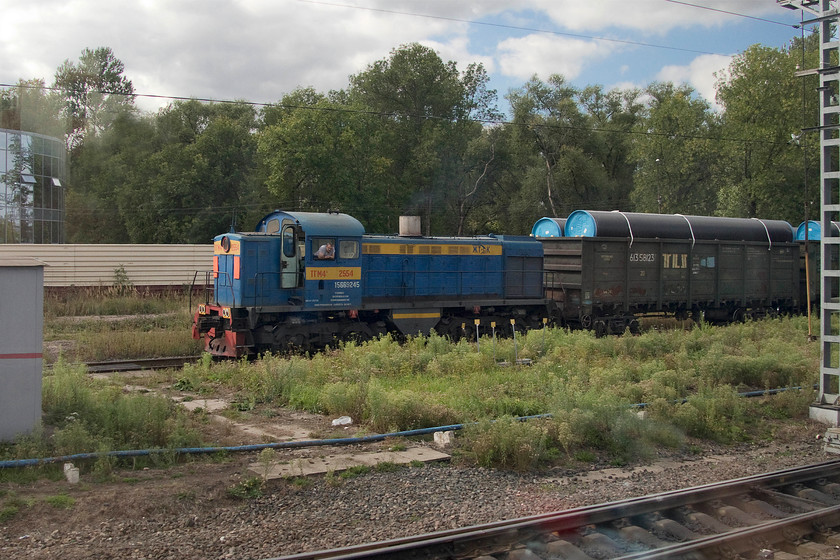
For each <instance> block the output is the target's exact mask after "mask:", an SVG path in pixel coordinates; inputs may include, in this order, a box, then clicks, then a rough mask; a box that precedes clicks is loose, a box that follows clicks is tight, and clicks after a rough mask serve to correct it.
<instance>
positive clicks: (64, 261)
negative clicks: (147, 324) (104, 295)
mask: <svg viewBox="0 0 840 560" xmlns="http://www.w3.org/2000/svg"><path fill="white" fill-rule="evenodd" d="M22 257H23V258H33V259H37V260H38V261H40V262H42V263H43V264H45V265H46V268H45V269H44V285H45V286H47V287H58V286H113V285H114V283H115V275H114V270H115V269H117V268H119V267H122V269H123V270H125V273H126V275H127V276H128V281H129V282H130V283H131V284H132V285H134V286H190V285H192V282H193V277H195V276H196V272H198V273H199V274H198V276H197V277H196V283H197V284H199V285H204V280H205V274H204V273H205V272H207V271H210V270H212V269H213V244H212V243H209V244H207V245H81V244H74V245H37V244H36V245H33V244H26V243H22V244H0V263H2V262H3V261H4V260H6V259H7V258H8V259H11V258H22ZM211 281H212V278H211Z"/></svg>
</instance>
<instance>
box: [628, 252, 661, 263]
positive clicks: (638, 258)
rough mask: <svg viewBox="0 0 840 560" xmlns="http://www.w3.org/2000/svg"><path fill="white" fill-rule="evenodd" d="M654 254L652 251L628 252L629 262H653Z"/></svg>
mask: <svg viewBox="0 0 840 560" xmlns="http://www.w3.org/2000/svg"><path fill="white" fill-rule="evenodd" d="M655 260H656V255H654V254H653V253H630V262H651V263H652V262H654V261H655Z"/></svg>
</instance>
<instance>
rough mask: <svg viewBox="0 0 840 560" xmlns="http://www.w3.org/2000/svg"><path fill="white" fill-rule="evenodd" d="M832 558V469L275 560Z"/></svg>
mask: <svg viewBox="0 0 840 560" xmlns="http://www.w3.org/2000/svg"><path fill="white" fill-rule="evenodd" d="M838 557H840V461H831V462H826V463H819V464H816V465H811V466H808V467H802V468H794V469H786V470H781V471H776V472H772V473H767V474H762V475H757V476H751V477H747V478H741V479H737V480H732V481H727V482H721V483H715V484H709V485H706V486H699V487H696V488H690V489H686V490H678V491H673V492H665V493H662V494H655V495H651V496H645V497H641V498H633V499H629V500H623V501H620V502H612V503H608V504H602V505H596V506H590V507H584V508H578V509H573V510H569V511H563V512H557V513H549V514H543V515H538V516H534V517H528V518H521V519H516V520H511V521H502V522H496V523H490V524H486V525H478V526H474V527H468V528H464V529H456V530H450V531H443V532H439V533H430V534H427V535H420V536H416V537H406V538H402V539H396V540H391V541H385V542H380V543H373V544H366V545H358V546H353V547H348V548H342V549H333V550H325V551H320V552H312V553H303V554H296V555H293V556H284V557H282V559H281V560H327V559H329V560H350V559H361V558H372V559H374V558H375V559H383V560H384V559H389V560H390V559H393V560H396V559H400V560H412V559H421V558H422V559H426V560H431V559H444V558H446V559H457V560H470V559H474V560H548V559H551V560H563V559H570V560H588V559H597V560H602V559H608V558H609V559H623V560H636V559H642V558H644V559H665V558H668V559H691V560H701V559H718V558H720V559H723V558H726V559H732V558H745V559H746V558H776V559H784V560H790V559H793V558H838Z"/></svg>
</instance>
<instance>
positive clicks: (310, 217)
mask: <svg viewBox="0 0 840 560" xmlns="http://www.w3.org/2000/svg"><path fill="white" fill-rule="evenodd" d="M273 218H278V219H279V220H280V221H281V222H282V221H283V219H285V218H291V219H292V220H294V222H295V223H296V224H297V225H299V226H301V227H302V228H303V231H305V232H306V235H331V236H345V237H359V236H361V235H364V233H365V227H364V226H363V225H362V223H361V222H360V221H359V220H357V219H356V218H354V217H353V216H349V215H347V214H339V213H337V212H335V213H333V212H330V213H322V212H281V211H280V210H275V211H274V212H272V213H271V214H268V215H267V216H266V217H264V218H263V219H262V220H260V222H259V223H258V224H257V228H256V230H257V231H258V232H264V231H265V228H266V224H267V223H268V222H269V221H270V220H271V219H273Z"/></svg>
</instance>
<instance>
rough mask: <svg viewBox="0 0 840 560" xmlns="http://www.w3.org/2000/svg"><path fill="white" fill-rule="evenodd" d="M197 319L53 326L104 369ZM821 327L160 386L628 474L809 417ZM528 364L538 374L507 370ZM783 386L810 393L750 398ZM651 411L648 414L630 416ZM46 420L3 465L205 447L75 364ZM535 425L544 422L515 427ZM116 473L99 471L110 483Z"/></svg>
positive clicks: (421, 342) (681, 334)
mask: <svg viewBox="0 0 840 560" xmlns="http://www.w3.org/2000/svg"><path fill="white" fill-rule="evenodd" d="M189 320H190V317H189V315H188V314H187V313H186V312H185V311H181V312H175V313H170V314H166V315H154V316H151V315H149V316H141V317H138V318H131V319H124V320H121V321H114V322H109V321H101V320H98V319H91V320H84V319H82V320H75V321H72V322H71V321H67V322H64V321H63V320H55V321H53V320H49V321H48V325H49V326H48V329H50V330H49V332H50V333H51V336H53V337H56V338H67V339H73V338H74V337H75V339H76V340H78V341H80V342H81V344H80V346H85V347H88V348H89V349H92V355H91V358H89V359H102V358H104V356H105V355H106V354H107V352H108V351H107V349H108V348H109V345H110V348H111V351H112V352H114V353H115V354H118V353H119V352H124V353H125V354H124V355H131V356H140V355H141V354H140V352H141V351H142V350H145V349H148V348H149V346H150V345H151V346H152V347H153V348H154V349H153V352H157V351H159V349H158V348H157V347H156V346H155V343H154V341H155V340H158V337H160V339H166V338H177V337H178V336H179V335H184V336H185V337H188V336H189V335H188V333H189ZM807 332H808V329H807V322H806V319H805V318H804V317H791V318H779V319H773V320H765V321H758V322H752V323H743V324H735V325H729V326H725V327H716V326H709V325H701V326H698V327H695V328H693V329H690V330H684V329H679V328H676V329H667V330H656V329H652V328H651V329H648V330H646V332H645V333H644V334H642V335H640V336H630V335H626V336H620V337H607V338H603V339H596V338H594V337H593V336H592V335H591V334H590V333H587V332H577V331H575V332H569V331H566V330H563V329H553V328H548V329H546V330H537V331H532V332H530V333H527V334H525V335H522V336H518V337H517V342H516V348H515V349H514V342H513V341H512V340H510V339H498V340H497V341H496V342H495V344H494V343H493V341H492V340H490V339H483V340H482V341H481V345H480V351H478V350H477V348H476V345H475V344H471V343H468V342H466V341H462V342H459V343H452V342H450V341H449V340H448V339H446V338H442V337H439V336H436V335H432V336H430V337H418V338H412V339H409V340H407V341H404V342H397V341H395V340H393V339H391V338H388V337H385V338H382V339H379V340H374V341H371V342H368V343H366V344H364V345H357V344H346V345H343V346H341V347H340V348H335V349H330V350H328V351H326V352H323V353H320V354H316V355H314V356H274V355H267V356H263V357H261V359H259V360H255V361H247V360H241V361H222V362H216V361H213V360H212V359H211V358H210V356H209V355H205V356H204V357H203V359H202V360H200V361H199V362H197V363H194V364H190V365H187V366H186V367H185V368H184V369H183V370H180V371H175V370H171V371H168V372H164V373H159V374H157V375H156V376H155V378H154V382H155V383H156V384H163V385H165V386H169V387H172V389H173V390H177V391H186V392H190V393H196V394H197V395H202V396H212V395H215V394H218V393H219V392H223V393H225V394H226V395H230V394H233V395H234V401H235V402H234V403H233V404H232V405H231V408H230V409H229V411H228V412H229V413H230V414H235V415H238V416H243V417H247V416H248V415H261V416H266V415H271V414H272V410H273V409H274V408H276V407H278V406H284V407H291V408H296V409H300V410H306V411H310V412H315V413H320V414H325V415H330V416H333V417H338V416H343V415H347V416H350V417H352V418H353V419H354V422H356V423H360V424H362V425H363V426H364V429H365V430H370V431H373V432H379V433H384V432H395V431H402V430H409V429H415V428H425V427H432V426H446V425H450V424H458V423H464V424H465V425H466V429H465V430H464V431H463V432H461V435H460V437H458V438H457V441H458V442H459V443H458V447H457V449H456V451H455V454H456V456H457V458H458V459H459V460H461V461H463V462H467V463H474V464H478V465H484V466H495V467H500V468H509V469H515V470H527V469H533V468H539V467H541V466H542V465H546V464H552V463H556V462H565V463H580V462H590V461H599V460H606V461H609V462H611V463H613V464H624V463H627V462H630V461H634V460H644V459H647V458H650V457H653V456H654V453H655V451H656V449H657V448H659V447H663V446H664V447H669V448H680V447H681V446H684V445H685V441H686V439H685V438H686V436H688V437H691V438H700V439H706V440H712V441H717V442H722V443H730V442H736V441H744V440H750V439H754V438H758V437H765V436H764V430H763V428H764V426H765V423H766V421H768V420H780V419H782V420H783V419H788V418H795V417H803V416H804V415H805V414H806V413H807V405H808V404H809V403H810V402H812V400H813V396H814V395H813V390H812V389H811V387H812V385H813V384H814V383H815V381H816V379H817V371H818V364H819V347H818V345H817V344H815V343H813V342H809V341H808V340H807ZM131 339H136V340H137V341H138V346H137V347H136V348H134V347H132V346H131V344H129V343H128V342H127V341H129V340H131ZM140 342H142V348H141V347H140V346H139V344H140ZM190 342H192V341H191V339H190ZM116 348H120V350H116ZM514 354H516V356H517V357H519V358H529V359H530V360H532V364H533V365H532V366H530V367H523V366H514V367H503V366H501V365H500V364H499V363H498V362H501V361H506V362H508V363H510V362H512V361H513V358H514ZM94 355H95V357H94ZM775 387H803V389H802V390H792V391H788V392H785V393H782V394H779V395H776V396H772V397H762V398H758V399H744V398H740V397H739V396H738V392H740V391H746V390H762V389H768V388H775ZM639 403H643V404H644V405H645V406H644V407H632V406H631V405H634V404H639ZM642 409H643V410H644V412H643V413H639V411H640V410H642ZM44 413H45V421H46V425H47V427H48V429H45V433H46V432H47V431H49V433H50V435H49V437H47V436H46V435H45V434H38V435H36V436H33V437H31V438H27V439H24V440H21V441H19V442H18V443H17V445H15V446H11V447H7V448H5V450H4V457H34V456H44V455H51V454H55V453H71V452H79V451H96V450H102V449H122V448H128V447H132V448H146V447H178V446H186V445H193V444H194V443H195V442H196V441H197V438H198V436H197V431H196V429H195V427H193V426H192V425H191V423H190V417H188V416H185V413H182V412H179V409H177V408H176V407H175V406H174V405H172V403H171V402H170V401H169V400H168V399H167V398H165V397H164V396H155V395H150V394H133V395H132V394H125V393H123V391H122V389H121V387H120V386H118V385H116V384H112V383H109V382H105V381H94V380H91V379H89V378H88V377H87V376H86V375H85V374H84V372H83V371H82V370H81V369H79V368H77V367H75V366H72V365H69V364H68V363H65V362H64V361H61V360H59V362H58V363H57V364H56V365H55V367H54V369H53V370H52V372H50V373H48V374H47V375H46V377H45V380H44ZM531 415H545V416H544V417H542V418H539V419H533V420H530V421H528V422H521V421H519V420H518V419H517V418H518V417H523V416H531ZM191 417H193V418H195V419H196V420H198V417H197V416H196V415H192V416H191ZM208 443H216V442H208ZM268 465H269V460H268V458H266V468H268ZM110 467H111V465H110V463H107V462H104V463H103V464H102V465H100V466H99V467H97V468H99V469H100V470H101V472H102V473H104V474H107V473H108V472H109V469H110Z"/></svg>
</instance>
